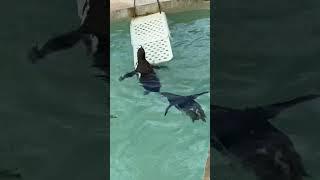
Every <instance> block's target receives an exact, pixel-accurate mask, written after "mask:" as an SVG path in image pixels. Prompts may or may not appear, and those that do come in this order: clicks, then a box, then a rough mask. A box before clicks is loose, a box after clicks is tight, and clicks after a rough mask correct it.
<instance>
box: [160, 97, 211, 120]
mask: <svg viewBox="0 0 320 180" xmlns="http://www.w3.org/2000/svg"><path fill="white" fill-rule="evenodd" d="M206 93H208V91H206V92H202V93H199V94H194V95H190V96H180V95H176V94H173V93H168V92H161V93H160V94H161V95H162V96H164V97H166V98H167V99H168V101H169V106H168V107H167V108H166V111H165V113H164V115H167V113H168V111H169V109H170V107H172V106H175V107H176V108H177V109H178V110H180V111H182V112H185V113H186V114H187V115H188V116H189V117H190V118H191V120H192V122H194V121H195V120H200V119H201V120H202V121H203V122H206V119H205V118H206V115H205V113H204V111H203V109H202V107H201V106H200V104H199V103H197V102H196V101H195V99H196V98H197V97H199V96H201V95H203V94H206Z"/></svg>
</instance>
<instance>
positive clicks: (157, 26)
mask: <svg viewBox="0 0 320 180" xmlns="http://www.w3.org/2000/svg"><path fill="white" fill-rule="evenodd" d="M130 35H131V44H132V47H133V54H134V66H135V67H136V64H137V51H138V49H139V47H140V46H142V47H143V49H144V50H145V52H146V59H147V61H148V62H149V63H150V64H160V63H163V62H167V61H170V60H171V59H172V58H173V54H172V49H171V44H170V31H169V27H168V23H167V18H166V15H165V13H164V12H161V13H155V14H151V15H147V16H142V17H137V18H134V19H132V20H131V24H130Z"/></svg>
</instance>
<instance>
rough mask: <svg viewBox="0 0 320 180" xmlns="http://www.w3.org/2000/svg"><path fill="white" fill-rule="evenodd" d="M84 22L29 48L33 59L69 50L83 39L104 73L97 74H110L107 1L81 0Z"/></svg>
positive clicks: (81, 18) (79, 6)
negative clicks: (41, 44) (40, 44)
mask: <svg viewBox="0 0 320 180" xmlns="http://www.w3.org/2000/svg"><path fill="white" fill-rule="evenodd" d="M77 3H78V14H79V16H80V20H81V24H80V26H79V27H78V28H76V29H73V30H71V31H69V32H66V33H62V34H60V35H58V36H55V37H53V38H50V39H49V40H48V41H47V42H46V43H45V44H44V45H43V46H42V47H38V45H34V46H33V47H32V48H31V50H30V51H29V52H28V58H29V60H30V61H31V62H32V63H33V64H34V63H37V62H38V61H39V60H41V59H44V58H45V57H46V56H48V55H49V54H52V53H55V52H58V51H62V50H67V49H70V48H72V47H74V46H75V45H76V44H78V43H79V42H83V44H84V45H85V46H86V49H87V53H88V54H90V55H92V56H93V65H92V67H94V68H97V69H98V70H99V71H100V72H101V73H100V74H98V75H96V77H99V78H102V79H104V80H107V79H108V78H109V61H108V60H107V58H106V57H108V49H107V48H108V43H109V42H107V39H108V38H107V37H108V36H109V34H108V33H107V24H106V23H107V16H105V14H106V12H107V2H106V1H101V0H77Z"/></svg>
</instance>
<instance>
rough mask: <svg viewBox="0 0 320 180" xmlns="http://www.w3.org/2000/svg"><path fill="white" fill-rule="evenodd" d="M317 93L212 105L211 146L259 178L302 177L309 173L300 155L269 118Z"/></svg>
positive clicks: (296, 179)
mask: <svg viewBox="0 0 320 180" xmlns="http://www.w3.org/2000/svg"><path fill="white" fill-rule="evenodd" d="M318 97H320V95H307V96H302V97H298V98H295V99H293V100H290V101H286V102H282V103H276V104H271V105H267V106H262V107H255V108H247V109H243V110H242V109H233V108H228V107H221V106H216V105H212V106H211V113H212V116H211V117H212V123H211V130H212V132H213V133H212V135H211V146H213V148H215V149H217V150H218V151H220V152H221V153H222V154H225V155H231V156H234V157H236V158H237V159H239V160H240V162H242V164H243V165H244V166H246V167H249V168H251V169H252V170H253V171H254V173H255V174H256V176H257V177H258V179H259V180H302V179H303V177H305V176H309V175H308V173H307V172H306V170H305V168H304V166H303V164H302V160H301V157H300V155H299V154H298V153H297V151H296V150H295V147H294V145H293V143H292V142H291V140H290V138H289V137H288V136H287V135H286V134H285V133H283V132H282V131H281V130H279V129H278V128H276V127H275V126H274V125H272V123H271V122H270V121H269V120H271V119H274V118H276V116H277V115H278V114H279V113H280V112H282V111H284V110H286V109H287V108H290V107H292V106H294V105H297V104H299V103H303V102H305V101H308V100H312V99H315V98H318Z"/></svg>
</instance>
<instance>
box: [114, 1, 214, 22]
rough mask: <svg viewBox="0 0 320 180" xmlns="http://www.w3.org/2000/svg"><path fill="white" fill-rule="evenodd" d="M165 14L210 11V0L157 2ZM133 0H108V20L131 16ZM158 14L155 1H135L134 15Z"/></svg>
mask: <svg viewBox="0 0 320 180" xmlns="http://www.w3.org/2000/svg"><path fill="white" fill-rule="evenodd" d="M159 1H160V4H161V9H162V10H163V11H165V12H169V13H171V12H181V11H189V10H196V9H210V0H159ZM133 4H134V0H110V20H111V21H119V20H123V19H128V18H130V17H132V16H133V12H134V5H133ZM155 12H158V4H157V0H136V14H137V15H145V14H149V13H155Z"/></svg>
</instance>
